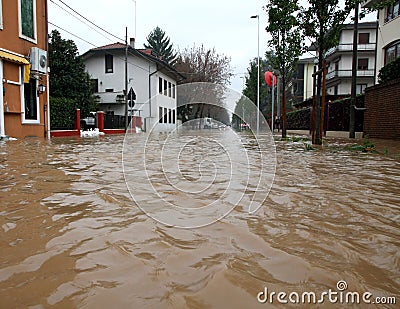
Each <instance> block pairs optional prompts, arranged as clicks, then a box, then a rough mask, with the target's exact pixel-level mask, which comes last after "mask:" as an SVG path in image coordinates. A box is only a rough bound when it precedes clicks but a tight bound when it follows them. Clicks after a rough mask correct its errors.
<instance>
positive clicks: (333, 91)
mask: <svg viewBox="0 0 400 309" xmlns="http://www.w3.org/2000/svg"><path fill="white" fill-rule="evenodd" d="M376 33H377V23H376V22H365V23H359V24H358V45H357V93H363V92H364V90H365V88H367V87H369V86H373V85H374V80H375V75H376V74H377V73H376V70H375V48H376V38H377V35H376ZM353 35H354V25H353V24H348V25H345V26H344V28H343V29H342V30H341V31H340V37H339V44H338V45H337V46H336V47H334V48H331V49H330V50H328V51H327V53H326V55H325V57H326V61H327V66H328V74H327V77H326V87H327V94H328V95H348V94H350V93H351V79H352V63H353V55H352V53H353Z"/></svg>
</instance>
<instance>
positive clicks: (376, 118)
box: [364, 79, 400, 140]
mask: <svg viewBox="0 0 400 309" xmlns="http://www.w3.org/2000/svg"><path fill="white" fill-rule="evenodd" d="M365 107H366V111H365V116H364V134H367V135H368V136H369V137H372V138H383V139H397V140H400V79H396V80H393V81H390V82H389V83H387V84H386V85H377V86H374V87H370V88H367V89H366V90H365Z"/></svg>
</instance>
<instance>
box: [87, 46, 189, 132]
mask: <svg viewBox="0 0 400 309" xmlns="http://www.w3.org/2000/svg"><path fill="white" fill-rule="evenodd" d="M131 42H132V43H133V42H134V41H133V40H131ZM132 45H133V44H131V46H128V57H127V63H128V65H127V66H128V72H127V73H128V74H127V77H128V92H129V91H131V93H132V94H133V96H132V99H133V101H134V104H132V105H133V106H132V105H131V104H129V108H128V110H129V112H128V114H129V115H133V116H140V117H141V118H142V119H143V128H142V129H143V130H145V131H148V130H153V129H155V130H157V131H171V130H173V129H174V128H175V127H176V124H177V87H176V86H177V82H178V80H180V79H182V78H183V76H182V75H181V74H179V73H178V72H177V71H176V70H175V69H174V68H173V67H172V66H170V65H169V64H168V63H166V62H165V61H163V60H162V59H161V58H160V57H158V56H157V55H156V54H154V53H153V52H152V51H151V50H149V49H147V50H138V49H135V48H134V47H133V46H132ZM125 51H126V45H125V44H122V43H115V44H110V45H106V46H102V47H98V48H94V49H91V50H89V51H88V52H86V53H85V54H83V55H82V58H83V61H84V63H85V66H86V70H87V71H88V73H89V74H90V76H91V78H92V82H93V90H94V94H95V96H96V98H97V100H98V102H99V109H100V110H103V111H104V113H105V114H106V115H119V116H124V115H125V107H126V104H125V95H124V90H125Z"/></svg>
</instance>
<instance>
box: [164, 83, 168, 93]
mask: <svg viewBox="0 0 400 309" xmlns="http://www.w3.org/2000/svg"><path fill="white" fill-rule="evenodd" d="M167 91H168V81H166V80H164V95H167Z"/></svg>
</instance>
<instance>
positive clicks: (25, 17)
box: [18, 0, 36, 41]
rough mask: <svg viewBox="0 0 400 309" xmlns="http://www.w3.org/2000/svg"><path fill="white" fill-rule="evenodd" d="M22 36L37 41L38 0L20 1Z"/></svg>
mask: <svg viewBox="0 0 400 309" xmlns="http://www.w3.org/2000/svg"><path fill="white" fill-rule="evenodd" d="M18 3H19V23H20V24H19V25H20V30H19V31H20V36H21V37H23V38H26V39H28V40H30V41H36V0H19V1H18Z"/></svg>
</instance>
